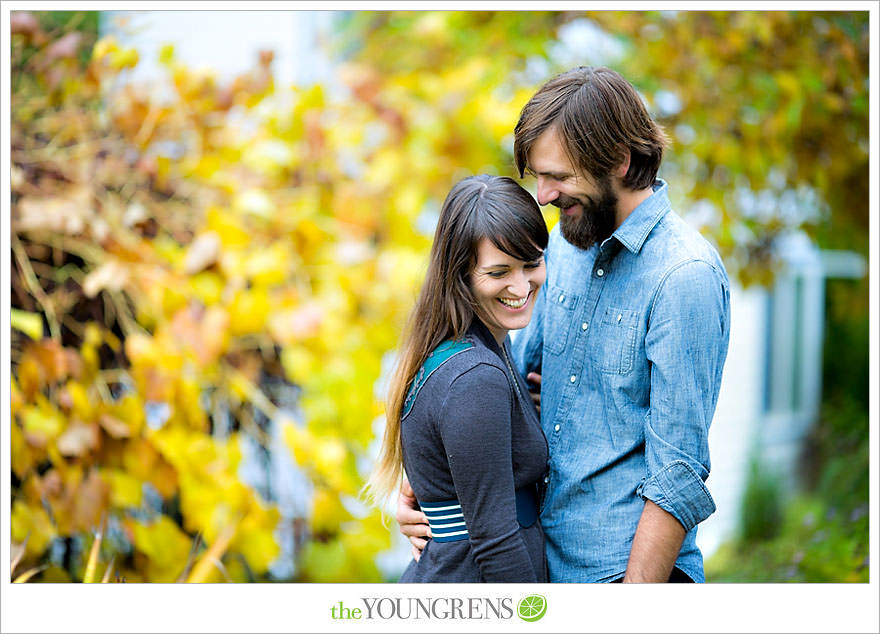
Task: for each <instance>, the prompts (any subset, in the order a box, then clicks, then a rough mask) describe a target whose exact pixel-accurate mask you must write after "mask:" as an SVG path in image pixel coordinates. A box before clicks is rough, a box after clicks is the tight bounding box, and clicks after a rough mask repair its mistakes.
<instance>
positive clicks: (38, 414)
mask: <svg viewBox="0 0 880 634" xmlns="http://www.w3.org/2000/svg"><path fill="white" fill-rule="evenodd" d="M22 418H23V428H24V433H25V436H26V437H27V439H28V441H29V442H32V443H34V444H37V445H38V446H44V445H45V444H46V443H47V442H49V441H52V440H55V439H56V438H57V437H58V436H59V435H60V434H61V432H62V430H63V429H64V417H63V416H62V415H61V414H60V413H59V412H57V411H53V410H52V409H51V408H50V407H44V408H40V407H34V406H30V407H27V408H26V409H25V410H24V414H23V417H22Z"/></svg>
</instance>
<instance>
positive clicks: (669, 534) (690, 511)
mask: <svg viewBox="0 0 880 634" xmlns="http://www.w3.org/2000/svg"><path fill="white" fill-rule="evenodd" d="M729 316H730V305H729V289H728V285H727V279H726V275H725V274H724V273H723V271H719V270H717V269H715V268H714V267H712V266H711V265H710V264H708V263H706V262H701V261H692V262H688V263H685V264H682V265H680V266H679V267H677V268H675V269H674V270H673V271H671V272H670V273H669V274H668V275H667V276H666V278H665V279H664V282H663V284H662V286H661V288H660V289H659V290H658V293H657V296H656V297H655V300H654V304H653V307H652V311H651V315H650V317H649V323H648V333H647V336H646V338H645V352H646V354H647V357H648V360H649V361H650V363H651V395H650V402H651V407H650V411H649V415H648V416H647V417H646V419H645V463H646V467H647V472H646V477H645V480H644V481H643V482H642V484H641V485H640V486H639V487H638V494H639V495H640V496H641V497H642V498H643V499H644V501H645V508H644V510H643V511H642V516H641V518H640V520H639V524H638V527H637V528H636V534H635V536H634V538H633V544H632V547H631V550H630V558H629V562H628V564H627V571H626V575H625V577H624V579H625V580H626V581H630V582H634V581H635V582H637V581H643V582H644V581H667V580H668V579H669V574H670V573H671V572H672V568H673V566H674V564H675V560H676V559H677V557H678V553H679V550H680V549H681V544H682V541H683V540H684V538H685V536H686V534H687V532H688V531H689V530H691V529H693V528H694V527H695V526H696V525H697V524H699V523H700V522H702V521H703V520H704V519H706V518H707V517H708V516H709V515H710V514H711V513H712V512H713V511H714V510H715V503H714V501H713V500H712V496H711V495H710V494H709V491H708V489H707V488H706V485H705V480H706V478H707V477H708V475H709V465H710V462H709V444H708V434H709V425H710V423H711V421H712V416H713V414H714V411H715V403H716V401H717V398H718V392H719V389H720V384H721V371H722V368H723V366H724V360H725V357H726V355H727V343H728V336H729V323H730V322H729Z"/></svg>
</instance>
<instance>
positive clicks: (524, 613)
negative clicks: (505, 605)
mask: <svg viewBox="0 0 880 634" xmlns="http://www.w3.org/2000/svg"><path fill="white" fill-rule="evenodd" d="M516 613H517V615H518V616H519V618H521V619H522V620H523V621H529V622H531V621H537V620H539V619H540V618H541V617H542V616H544V614H546V613H547V599H545V598H544V597H542V596H541V595H540V594H530V595H529V596H527V597H523V598H522V599H520V602H519V604H518V605H517V606H516Z"/></svg>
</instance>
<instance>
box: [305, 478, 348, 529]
mask: <svg viewBox="0 0 880 634" xmlns="http://www.w3.org/2000/svg"><path fill="white" fill-rule="evenodd" d="M352 519H354V518H353V517H352V515H351V513H350V512H349V511H348V509H346V508H345V506H344V505H343V504H342V501H341V500H340V499H339V492H338V491H330V490H328V489H326V488H324V487H318V488H316V489H315V496H314V498H313V499H312V532H314V533H315V534H325V533H327V534H331V535H335V534H336V533H338V532H339V531H340V527H341V526H342V524H343V523H345V522H348V521H350V520H352Z"/></svg>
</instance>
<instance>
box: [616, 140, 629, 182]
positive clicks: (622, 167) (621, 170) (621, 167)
mask: <svg viewBox="0 0 880 634" xmlns="http://www.w3.org/2000/svg"><path fill="white" fill-rule="evenodd" d="M629 159H630V154H629V150H628V149H627V148H625V147H624V148H620V155H619V159H618V161H619V163H618V164H617V167H615V168H614V175H615V176H616V177H617V178H619V179H621V180H623V178H624V177H626V173H627V172H628V171H629Z"/></svg>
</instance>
